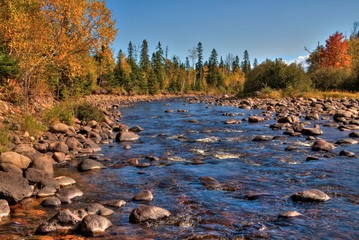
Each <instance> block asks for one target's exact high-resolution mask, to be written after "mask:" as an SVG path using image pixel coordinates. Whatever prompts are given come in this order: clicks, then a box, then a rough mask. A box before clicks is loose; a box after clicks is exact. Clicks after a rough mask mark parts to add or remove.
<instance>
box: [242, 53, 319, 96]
mask: <svg viewBox="0 0 359 240" xmlns="http://www.w3.org/2000/svg"><path fill="white" fill-rule="evenodd" d="M265 87H268V88H270V89H274V90H278V89H289V90H292V89H295V90H297V91H300V92H306V91H309V90H310V89H311V87H312V83H311V80H310V78H309V77H308V75H307V74H306V73H305V72H304V70H303V68H302V67H301V66H300V65H298V64H295V63H293V64H290V65H287V64H286V63H285V62H284V61H282V60H281V59H276V60H275V61H271V60H267V61H265V62H264V63H262V64H260V65H258V66H256V67H255V68H253V70H251V71H250V72H249V74H248V77H247V79H246V81H245V82H244V92H245V94H253V93H254V92H256V91H261V90H262V89H263V88H265Z"/></svg>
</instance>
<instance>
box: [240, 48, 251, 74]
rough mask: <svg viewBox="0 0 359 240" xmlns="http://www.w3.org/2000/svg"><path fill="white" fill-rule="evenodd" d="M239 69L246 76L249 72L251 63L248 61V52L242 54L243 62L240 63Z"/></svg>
mask: <svg viewBox="0 0 359 240" xmlns="http://www.w3.org/2000/svg"><path fill="white" fill-rule="evenodd" d="M241 68H242V71H243V72H244V74H246V75H247V74H248V73H249V71H250V70H251V62H250V61H249V54H248V51H247V50H245V51H244V54H243V62H242V63H241Z"/></svg>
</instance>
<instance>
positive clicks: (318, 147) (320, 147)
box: [312, 139, 334, 152]
mask: <svg viewBox="0 0 359 240" xmlns="http://www.w3.org/2000/svg"><path fill="white" fill-rule="evenodd" d="M333 149H334V145H333V144H331V143H329V142H327V141H325V140H323V139H318V140H317V141H315V142H314V143H313V145H312V150H313V151H326V152H330V151H332V150H333Z"/></svg>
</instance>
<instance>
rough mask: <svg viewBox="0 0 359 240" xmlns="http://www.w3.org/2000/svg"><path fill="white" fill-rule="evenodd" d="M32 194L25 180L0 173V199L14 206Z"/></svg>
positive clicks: (14, 175)
mask: <svg viewBox="0 0 359 240" xmlns="http://www.w3.org/2000/svg"><path fill="white" fill-rule="evenodd" d="M32 193H33V189H32V188H31V187H30V185H29V182H28V181H27V179H26V178H24V177H22V176H20V175H16V174H12V173H8V172H0V199H5V200H7V201H8V202H9V203H10V204H14V203H17V202H19V201H21V200H22V199H24V198H26V197H30V196H31V195H32Z"/></svg>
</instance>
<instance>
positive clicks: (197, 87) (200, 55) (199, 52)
mask: <svg viewBox="0 0 359 240" xmlns="http://www.w3.org/2000/svg"><path fill="white" fill-rule="evenodd" d="M197 59H198V61H197V64H196V72H197V75H196V85H195V86H194V88H195V90H200V83H201V82H202V80H203V46H202V43H201V42H199V43H198V44H197Z"/></svg>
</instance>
